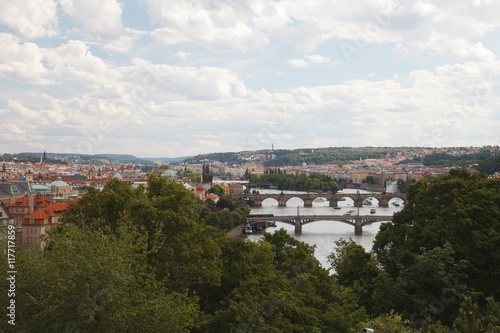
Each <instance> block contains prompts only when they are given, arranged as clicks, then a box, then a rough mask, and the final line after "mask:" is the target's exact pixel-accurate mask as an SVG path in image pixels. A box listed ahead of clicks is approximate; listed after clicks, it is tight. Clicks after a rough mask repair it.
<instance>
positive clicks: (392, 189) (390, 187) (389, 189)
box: [385, 180, 399, 193]
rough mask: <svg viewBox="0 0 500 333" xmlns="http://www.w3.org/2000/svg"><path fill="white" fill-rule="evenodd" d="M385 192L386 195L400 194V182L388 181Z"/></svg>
mask: <svg viewBox="0 0 500 333" xmlns="http://www.w3.org/2000/svg"><path fill="white" fill-rule="evenodd" d="M385 192H386V193H398V192H399V189H398V182H397V180H388V181H387V183H386V184H385Z"/></svg>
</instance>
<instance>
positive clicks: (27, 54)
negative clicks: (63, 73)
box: [0, 33, 53, 84]
mask: <svg viewBox="0 0 500 333" xmlns="http://www.w3.org/2000/svg"><path fill="white" fill-rule="evenodd" d="M0 45H2V52H0V78H2V79H4V80H9V81H14V82H21V83H31V84H50V83H53V80H52V79H50V78H48V77H47V76H46V74H47V73H48V70H47V68H45V67H44V65H43V63H42V62H43V60H44V59H45V56H46V55H45V50H44V49H42V48H39V47H38V45H36V44H35V43H31V42H25V43H21V42H20V41H19V39H18V38H17V37H15V36H13V35H10V34H7V33H0Z"/></svg>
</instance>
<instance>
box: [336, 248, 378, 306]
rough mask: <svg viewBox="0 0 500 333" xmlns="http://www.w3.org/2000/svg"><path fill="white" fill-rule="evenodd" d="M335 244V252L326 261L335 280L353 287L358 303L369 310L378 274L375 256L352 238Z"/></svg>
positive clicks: (342, 284) (345, 285)
mask: <svg viewBox="0 0 500 333" xmlns="http://www.w3.org/2000/svg"><path fill="white" fill-rule="evenodd" d="M335 245H336V252H335V253H332V254H331V255H329V256H328V261H329V262H330V264H331V268H332V270H333V271H334V273H333V276H334V277H335V279H336V282H337V283H338V284H339V285H341V286H344V287H351V288H353V290H354V292H355V293H356V294H357V295H358V300H357V301H358V304H359V305H362V306H364V307H365V308H367V309H369V310H370V309H371V308H372V307H373V300H372V293H373V289H374V283H375V279H376V278H377V276H378V275H379V274H380V269H379V268H378V267H377V262H376V261H375V258H374V257H373V256H372V254H371V253H367V252H366V251H365V249H364V248H363V247H362V246H361V245H358V244H356V243H355V242H354V241H353V240H352V239H349V241H346V240H343V239H341V240H338V241H336V242H335Z"/></svg>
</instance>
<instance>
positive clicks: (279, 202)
mask: <svg viewBox="0 0 500 333" xmlns="http://www.w3.org/2000/svg"><path fill="white" fill-rule="evenodd" d="M278 207H286V201H282V200H280V201H278Z"/></svg>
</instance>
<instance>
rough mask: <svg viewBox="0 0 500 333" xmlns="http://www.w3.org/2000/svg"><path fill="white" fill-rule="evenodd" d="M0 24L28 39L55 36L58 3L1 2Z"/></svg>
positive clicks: (51, 1) (41, 1)
mask: <svg viewBox="0 0 500 333" xmlns="http://www.w3.org/2000/svg"><path fill="white" fill-rule="evenodd" d="M0 24H5V25H6V26H8V27H9V28H10V29H12V30H13V31H14V32H15V33H16V34H17V35H18V36H20V37H24V38H28V39H35V38H39V37H45V36H53V35H55V34H56V25H57V14H56V3H55V2H54V1H53V0H46V1H45V0H23V1H8V0H1V1H0Z"/></svg>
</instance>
